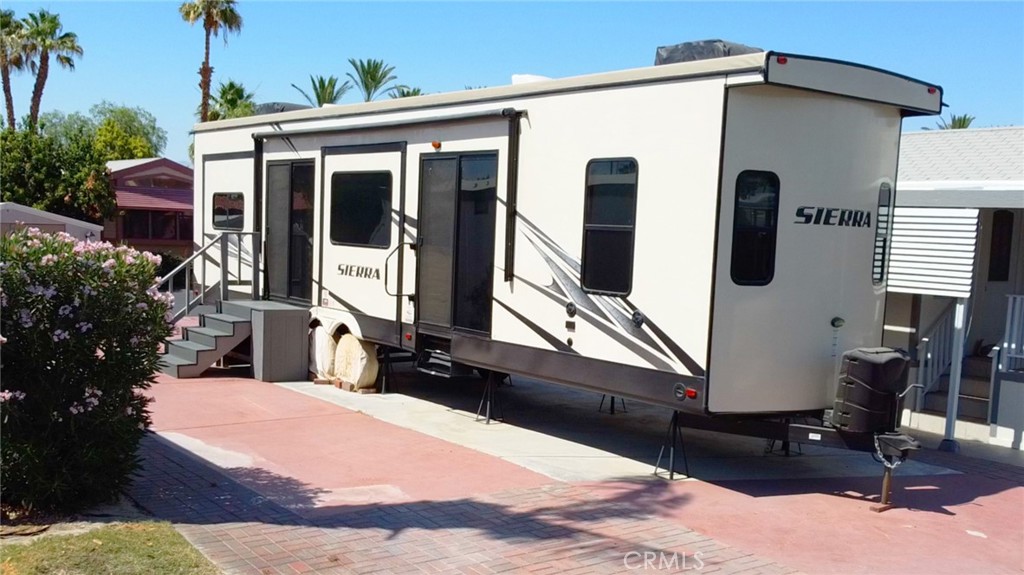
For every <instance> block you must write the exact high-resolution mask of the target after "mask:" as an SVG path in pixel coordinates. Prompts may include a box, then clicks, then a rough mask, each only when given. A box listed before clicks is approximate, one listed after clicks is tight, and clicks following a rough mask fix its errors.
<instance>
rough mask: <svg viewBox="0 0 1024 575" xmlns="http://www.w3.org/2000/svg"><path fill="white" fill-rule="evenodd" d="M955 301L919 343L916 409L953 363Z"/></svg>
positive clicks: (922, 336) (923, 334)
mask: <svg viewBox="0 0 1024 575" xmlns="http://www.w3.org/2000/svg"><path fill="white" fill-rule="evenodd" d="M954 304H955V302H952V301H951V302H949V305H947V306H946V308H945V309H944V310H942V313H941V314H939V317H938V319H936V320H935V321H934V322H933V323H932V325H931V327H929V328H928V329H927V330H925V331H924V332H923V333H922V335H921V338H920V339H919V340H918V344H917V383H918V385H919V387H918V392H917V401H916V402H915V408H914V410H915V411H921V409H922V408H923V406H924V396H925V394H926V393H928V392H930V391H932V390H933V389H934V388H935V386H936V384H938V383H939V380H940V379H942V375H943V374H944V373H945V372H946V369H948V368H949V366H950V365H952V364H953V327H954V326H953V320H954V316H955V311H956V306H955V305H954Z"/></svg>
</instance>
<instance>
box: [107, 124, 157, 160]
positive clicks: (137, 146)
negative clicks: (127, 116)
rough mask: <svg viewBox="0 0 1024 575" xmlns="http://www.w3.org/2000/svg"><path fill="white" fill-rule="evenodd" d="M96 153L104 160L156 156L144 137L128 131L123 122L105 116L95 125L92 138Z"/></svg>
mask: <svg viewBox="0 0 1024 575" xmlns="http://www.w3.org/2000/svg"><path fill="white" fill-rule="evenodd" d="M93 146H94V147H95V148H96V153H97V154H98V155H99V156H100V157H101V158H103V159H104V160H108V161H109V160H133V159H136V158H152V157H153V156H156V155H157V154H156V152H155V151H154V150H153V146H152V145H150V143H149V142H148V141H147V140H146V138H145V137H143V136H141V135H139V134H132V133H129V132H128V131H127V130H126V129H125V127H124V125H123V124H120V123H118V122H117V121H116V120H114V119H112V118H107V119H106V120H103V122H102V123H101V124H100V125H99V126H97V127H96V137H95V139H94V140H93Z"/></svg>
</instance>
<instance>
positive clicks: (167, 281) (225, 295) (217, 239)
mask: <svg viewBox="0 0 1024 575" xmlns="http://www.w3.org/2000/svg"><path fill="white" fill-rule="evenodd" d="M230 236H238V258H237V259H238V263H237V272H236V274H235V277H237V278H239V279H241V268H242V261H241V260H242V257H241V256H242V250H241V247H242V236H252V238H253V249H252V261H251V263H252V294H251V295H252V298H253V299H260V284H259V273H260V272H259V270H260V245H259V244H260V233H259V232H243V231H225V232H221V233H219V234H217V235H216V236H214V237H213V239H212V240H210V241H209V242H208V243H207V244H205V245H204V246H202V247H200V248H199V249H198V250H196V251H195V252H194V253H193V254H192V255H191V256H189V257H188V258H186V259H185V261H183V262H181V263H180V264H179V265H178V266H177V267H175V268H174V269H173V270H171V271H170V272H169V273H168V274H167V275H166V276H164V277H163V278H161V279H160V281H159V282H157V283H155V284H154V286H153V287H155V288H157V289H160V288H162V287H164V286H165V285H167V289H173V287H174V283H173V282H172V281H171V280H172V279H173V278H174V276H176V275H178V274H179V273H181V272H182V271H186V270H187V272H188V273H186V275H185V305H184V306H183V307H182V308H181V309H180V310H178V312H177V313H176V314H174V316H173V317H172V318H171V321H172V322H176V321H178V320H179V319H181V318H182V317H184V316H185V315H188V313H189V312H190V311H191V310H192V307H193V305H194V304H196V303H197V302H198V303H199V305H202V304H203V303H205V302H206V292H207V291H208V290H209V288H210V286H206V285H204V286H202V289H200V290H199V295H198V296H197V297H195V298H193V297H192V295H191V293H192V273H191V272H192V270H193V269H194V267H195V262H196V260H198V259H199V258H200V257H202V256H203V255H204V254H205V253H206V252H207V251H209V250H210V249H211V248H212V247H213V246H217V245H219V246H220V252H221V253H220V262H219V263H220V282H219V284H220V297H221V300H228V299H230V290H229V289H228V288H229V287H230V286H229V282H228V247H229V246H230V243H229V242H228V238H229V237H230ZM204 276H205V274H204Z"/></svg>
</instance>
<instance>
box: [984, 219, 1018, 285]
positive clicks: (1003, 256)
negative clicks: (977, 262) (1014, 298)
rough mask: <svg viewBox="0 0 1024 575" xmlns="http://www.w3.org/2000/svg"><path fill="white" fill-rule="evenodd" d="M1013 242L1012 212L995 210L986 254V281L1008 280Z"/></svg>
mask: <svg viewBox="0 0 1024 575" xmlns="http://www.w3.org/2000/svg"><path fill="white" fill-rule="evenodd" d="M1012 241H1013V212H1011V211H1010V210H996V211H995V213H993V214H992V241H991V244H990V245H989V248H990V249H989V253H988V281H990V282H1005V281H1009V280H1010V254H1011V252H1012V250H1011V245H1010V244H1011V242H1012Z"/></svg>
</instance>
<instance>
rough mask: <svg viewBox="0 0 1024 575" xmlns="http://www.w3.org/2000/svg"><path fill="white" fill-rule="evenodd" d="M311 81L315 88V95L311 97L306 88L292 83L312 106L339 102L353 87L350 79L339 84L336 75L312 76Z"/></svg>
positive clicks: (317, 106) (316, 106)
mask: <svg viewBox="0 0 1024 575" xmlns="http://www.w3.org/2000/svg"><path fill="white" fill-rule="evenodd" d="M309 83H310V85H311V86H312V89H313V97H310V95H309V94H307V93H306V91H305V90H303V89H302V88H300V87H298V86H296V85H295V84H292V88H295V89H296V90H298V91H299V93H300V94H302V95H303V96H304V97H305V98H306V101H307V102H309V105H310V106H313V107H314V108H319V107H320V106H323V105H324V104H337V103H338V100H340V99H341V98H342V96H344V95H345V92H348V91H349V90H350V89H351V88H352V84H350V83H349V81H348V80H345V82H344V83H342V84H341V85H340V86H339V85H338V79H337V78H335V77H334V76H331V77H329V78H324V77H323V76H310V77H309Z"/></svg>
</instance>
